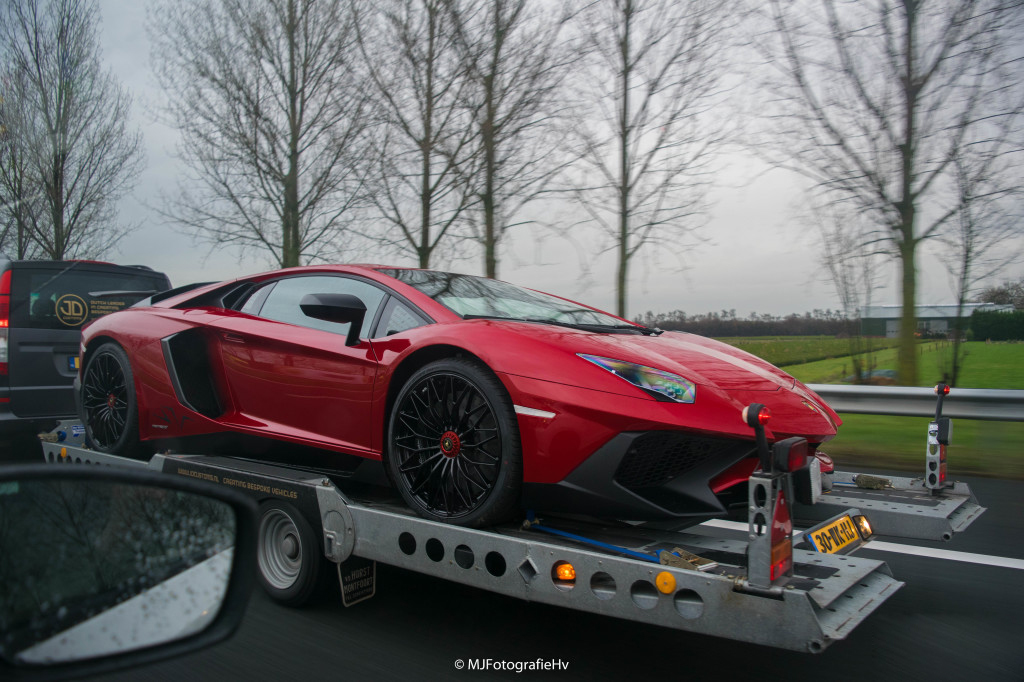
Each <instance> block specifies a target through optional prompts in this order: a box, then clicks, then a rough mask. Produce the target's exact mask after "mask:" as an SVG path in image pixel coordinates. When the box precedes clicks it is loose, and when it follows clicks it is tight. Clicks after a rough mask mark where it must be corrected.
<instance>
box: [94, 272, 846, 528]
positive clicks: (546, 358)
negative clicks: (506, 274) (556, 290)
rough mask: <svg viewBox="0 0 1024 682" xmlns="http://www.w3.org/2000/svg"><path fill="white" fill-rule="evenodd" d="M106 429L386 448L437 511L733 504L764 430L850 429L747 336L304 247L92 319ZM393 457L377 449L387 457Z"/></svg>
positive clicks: (238, 446) (325, 448)
mask: <svg viewBox="0 0 1024 682" xmlns="http://www.w3.org/2000/svg"><path fill="white" fill-rule="evenodd" d="M81 355H82V357H81V367H82V368H83V370H82V373H81V378H80V381H79V400H80V410H81V414H82V418H83V421H84V423H85V425H86V432H87V435H88V438H89V439H90V441H91V443H92V445H93V447H96V448H98V449H100V450H103V451H106V452H112V453H117V454H129V455H135V454H140V453H143V452H145V451H147V450H152V449H154V448H156V447H160V448H165V447H175V448H178V449H181V450H185V451H199V450H202V449H204V448H205V449H207V450H209V449H216V451H218V452H222V453H223V452H227V451H228V450H229V449H230V448H235V450H234V451H233V452H232V453H231V454H238V455H241V456H245V457H249V458H254V459H272V460H277V461H282V462H294V463H301V464H303V465H305V466H312V467H315V468H318V469H322V470H324V471H327V472H330V473H331V475H337V476H356V477H358V476H359V475H360V470H361V469H364V468H365V467H367V466H369V467H371V468H372V467H373V464H372V463H373V462H377V463H381V462H382V463H383V465H384V468H385V469H386V472H387V474H388V478H389V479H390V481H391V483H392V484H393V485H394V486H395V487H396V488H397V489H398V491H399V492H400V493H401V495H402V497H403V498H404V499H405V501H406V502H407V503H408V504H409V505H410V506H411V507H412V508H413V509H414V510H416V512H418V513H419V514H421V515H422V516H424V517H427V518H430V519H437V520H443V521H448V522H452V523H458V524H461V525H472V526H481V525H487V524H490V523H493V522H496V521H499V520H503V519H506V518H508V517H509V516H511V515H512V514H514V513H515V511H516V510H517V509H520V508H526V509H538V510H545V511H550V512H571V513H581V514H589V515H596V516H600V517H608V518H617V519H634V520H645V519H661V518H673V517H706V516H714V515H721V514H722V513H724V512H725V511H726V510H727V507H728V506H729V505H731V504H734V503H738V504H743V503H745V501H746V494H745V486H744V485H743V484H744V483H745V482H746V480H747V477H748V476H749V474H750V473H751V471H752V470H753V469H754V468H755V466H756V463H757V454H756V445H755V442H754V434H753V432H752V431H751V429H750V428H749V427H748V426H747V425H746V424H745V423H744V422H743V421H742V420H741V418H740V412H741V410H742V408H743V407H744V406H746V405H748V404H750V403H755V402H756V403H763V404H765V405H767V406H768V407H769V409H770V410H771V412H772V420H771V424H770V429H771V430H770V431H769V432H768V438H769V440H777V439H782V438H787V437H790V436H801V437H804V438H806V439H807V440H808V441H809V442H810V444H811V446H812V447H815V446H816V445H818V444H820V443H822V442H823V441H827V440H829V439H830V438H832V437H833V436H834V435H835V433H836V426H837V425H838V424H839V418H838V417H837V416H836V414H835V413H834V412H833V411H832V410H831V409H830V408H829V407H828V406H827V405H826V404H825V403H824V402H823V401H822V400H821V399H820V398H819V397H818V396H817V395H815V394H814V393H813V392H812V391H810V390H809V389H807V387H806V386H803V385H802V384H800V383H799V382H798V381H796V380H795V379H793V377H791V376H789V375H787V374H785V373H784V372H782V371H781V370H779V369H777V368H775V367H773V366H772V365H770V364H768V363H766V362H764V361H762V360H760V359H758V358H756V357H754V356H752V355H749V354H747V353H744V352H743V351H740V350H737V349H735V348H732V347H730V346H728V345H725V344H722V343H719V342H716V341H712V340H710V339H706V338H702V337H699V336H694V335H691V334H683V333H675V332H662V331H661V330H658V329H649V328H646V327H643V326H639V325H636V324H633V323H630V322H628V321H626V320H623V319H621V318H618V317H614V316H612V315H609V314H607V313H603V312H600V311H598V310H595V309H594V308H590V307H588V306H585V305H582V304H579V303H573V302H572V301H568V300H566V299H562V298H558V297H555V296H551V295H548V294H543V293H539V292H536V291H531V290H528V289H523V288H520V287H517V286H513V285H511V284H506V283H503V282H498V281H494V280H489V279H483V278H479V277H471V276H467V275H458V274H450V273H444V272H432V271H426V270H412V269H398V268H387V267H380V266H340V265H339V266H310V267H302V268H292V269H288V270H281V271H277V272H269V273H264V274H260V275H255V276H252V277H245V278H242V279H237V280H234V281H230V282H222V283H216V284H204V285H199V286H192V287H185V288H182V289H176V290H171V291H167V292H164V293H162V294H158V295H156V296H153V297H151V298H149V299H147V300H145V301H142V302H140V303H139V304H137V305H135V306H134V307H132V308H129V309H126V310H123V311H121V312H116V313H113V314H111V315H107V316H106V317H103V318H100V319H99V320H96V321H95V322H93V323H92V324H91V325H89V326H88V327H87V328H86V329H85V330H84V332H83V335H82V346H81ZM377 466H378V467H379V464H377Z"/></svg>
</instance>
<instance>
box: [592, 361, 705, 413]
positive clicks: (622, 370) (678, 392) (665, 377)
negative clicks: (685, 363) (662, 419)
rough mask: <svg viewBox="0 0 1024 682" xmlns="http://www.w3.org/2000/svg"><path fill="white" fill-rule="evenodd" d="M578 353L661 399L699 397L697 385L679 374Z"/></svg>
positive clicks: (674, 399)
mask: <svg viewBox="0 0 1024 682" xmlns="http://www.w3.org/2000/svg"><path fill="white" fill-rule="evenodd" d="M577 355H578V356H580V357H581V358H583V359H584V360H586V361H588V362H592V363H594V364H595V365H597V366H598V367H600V368H602V369H606V370H608V371H609V372H611V373H612V374H614V375H615V376H617V377H619V378H620V379H623V380H625V381H628V382H629V383H631V384H633V385H634V386H636V387H637V388H639V389H641V390H642V391H646V392H647V393H648V394H649V395H652V396H654V397H655V398H658V399H659V400H665V399H668V400H671V401H672V402H675V403H692V402H694V401H695V400H696V399H697V385H696V384H694V383H693V382H692V381H688V380H686V379H684V378H683V377H681V376H679V375H678V374H672V373H671V372H666V371H664V370H660V369H655V368H653V367H647V366H645V365H638V364H636V363H634V362H625V361H623V360H612V359H610V358H602V357H600V356H599V355H586V354H584V353H577Z"/></svg>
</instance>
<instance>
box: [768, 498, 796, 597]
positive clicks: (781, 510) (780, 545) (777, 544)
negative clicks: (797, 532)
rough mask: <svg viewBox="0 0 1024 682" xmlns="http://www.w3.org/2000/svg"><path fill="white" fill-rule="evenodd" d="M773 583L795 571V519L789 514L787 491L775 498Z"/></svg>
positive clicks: (771, 576)
mask: <svg viewBox="0 0 1024 682" xmlns="http://www.w3.org/2000/svg"><path fill="white" fill-rule="evenodd" d="M771 534H772V564H771V575H770V579H771V580H772V581H774V580H776V579H777V578H781V577H782V576H784V575H789V574H790V573H791V572H792V570H793V518H792V516H790V513H789V500H787V499H786V491H785V489H780V490H779V496H778V497H776V498H775V512H774V514H773V515H772V530H771Z"/></svg>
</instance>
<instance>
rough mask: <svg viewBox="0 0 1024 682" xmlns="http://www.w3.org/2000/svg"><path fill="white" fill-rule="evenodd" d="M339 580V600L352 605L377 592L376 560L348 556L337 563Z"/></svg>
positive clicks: (346, 604)
mask: <svg viewBox="0 0 1024 682" xmlns="http://www.w3.org/2000/svg"><path fill="white" fill-rule="evenodd" d="M338 579H339V580H340V581H341V601H342V603H344V604H345V606H352V605H353V604H358V603H359V602H361V601H365V600H367V599H369V598H370V597H372V596H373V595H374V594H376V592H377V586H376V583H377V562H376V561H371V560H370V559H363V558H362V557H356V556H354V557H349V558H348V559H346V560H345V561H343V562H342V563H340V564H338Z"/></svg>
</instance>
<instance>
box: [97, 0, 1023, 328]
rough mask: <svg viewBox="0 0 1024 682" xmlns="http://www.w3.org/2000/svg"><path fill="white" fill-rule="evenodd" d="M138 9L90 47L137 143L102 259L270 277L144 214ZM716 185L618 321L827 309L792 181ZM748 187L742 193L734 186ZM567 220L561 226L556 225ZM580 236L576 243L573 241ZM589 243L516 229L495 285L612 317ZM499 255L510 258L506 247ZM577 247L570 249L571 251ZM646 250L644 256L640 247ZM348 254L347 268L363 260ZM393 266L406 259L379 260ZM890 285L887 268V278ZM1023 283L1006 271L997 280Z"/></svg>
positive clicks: (148, 193) (607, 275)
mask: <svg viewBox="0 0 1024 682" xmlns="http://www.w3.org/2000/svg"><path fill="white" fill-rule="evenodd" d="M148 5H149V2H144V1H138V0H136V1H128V0H101V2H100V9H101V13H102V16H103V21H102V25H101V31H102V36H101V45H102V49H103V58H104V61H105V62H106V64H107V65H108V66H109V67H110V68H112V69H113V71H114V73H115V75H116V76H117V77H118V79H119V80H120V81H121V83H122V84H123V85H124V86H125V87H126V88H128V89H129V90H130V91H131V93H132V95H133V97H134V99H135V106H134V109H133V116H134V118H135V121H136V125H138V126H139V127H140V128H141V130H142V133H143V136H144V137H145V148H146V154H147V167H146V170H145V171H144V172H143V173H142V175H141V176H140V177H139V179H138V183H137V184H136V186H135V190H134V192H133V193H132V194H130V195H129V196H127V197H125V198H124V199H123V200H122V202H121V205H120V218H121V220H123V221H125V222H128V223H131V224H136V225H139V228H138V229H137V230H136V231H135V232H134V233H132V234H131V235H130V236H128V237H127V238H125V239H123V240H122V242H121V243H120V244H118V245H117V247H116V251H115V252H114V253H112V254H111V255H110V258H111V259H112V260H116V261H117V262H120V263H139V264H144V265H149V266H150V267H153V268H155V269H157V270H162V271H164V272H166V273H167V274H168V275H169V276H170V278H171V281H172V283H174V284H175V285H179V284H186V283H188V282H193V281H208V280H221V279H230V278H232V277H237V276H241V275H246V274H250V273H255V272H261V271H264V270H270V269H273V265H272V264H271V263H270V261H269V260H263V259H260V258H258V257H255V256H252V255H250V256H249V257H247V258H245V259H240V258H239V254H238V253H237V252H232V251H228V250H224V249H221V250H219V251H217V252H213V253H211V250H210V247H209V245H200V244H195V243H193V242H192V240H191V238H190V237H189V236H186V235H184V234H181V233H179V232H176V231H175V230H174V228H173V226H172V225H169V224H167V223H165V222H164V220H163V219H162V218H161V217H160V216H159V215H158V213H157V211H156V207H157V206H159V205H160V200H159V196H160V192H161V190H171V189H173V187H174V185H175V181H176V178H177V177H178V176H179V175H180V174H181V173H182V172H183V169H182V168H181V166H179V164H178V163H177V161H176V160H175V159H174V157H173V151H174V145H175V141H176V139H177V133H176V132H175V131H174V130H173V129H170V128H168V127H166V126H164V125H162V124H160V123H157V122H155V121H154V116H153V113H152V110H153V107H154V105H155V104H156V102H157V101H158V98H159V95H160V93H159V90H158V89H157V88H156V84H155V78H154V77H153V74H152V73H151V71H150V67H149V63H150V54H149V42H148V40H147V38H146V31H145V18H146V7H147V6H148ZM729 161H730V165H729V172H728V178H723V183H722V184H723V185H725V186H723V187H722V188H720V189H719V190H717V191H716V192H715V205H714V208H713V214H712V219H711V222H710V224H709V225H708V226H707V227H706V228H705V229H704V231H703V232H702V233H701V234H702V236H703V238H704V240H705V241H704V242H703V243H702V244H700V245H697V246H695V247H681V248H679V249H676V250H675V252H672V253H669V252H667V250H666V249H665V248H664V247H663V248H662V249H661V250H660V251H657V252H656V251H655V250H651V251H649V252H648V253H646V254H643V253H641V254H640V256H638V257H637V258H635V259H634V261H633V267H632V277H631V288H630V291H629V309H628V312H629V316H630V317H632V316H634V315H636V314H638V313H642V312H644V311H647V310H653V311H655V312H664V311H670V310H676V309H680V310H685V311H686V312H687V313H690V314H694V313H702V312H708V311H720V310H729V309H735V310H736V313H737V314H738V315H740V316H746V315H748V314H750V313H751V312H752V311H756V312H759V313H772V314H787V313H791V312H797V313H803V312H804V311H810V310H813V309H815V308H821V309H825V308H837V307H838V304H837V299H836V297H835V294H834V291H833V289H832V287H831V284H830V281H829V277H828V273H827V271H826V270H825V269H824V268H822V267H820V266H819V265H818V258H817V257H816V247H815V244H814V235H813V234H811V233H809V232H807V230H806V229H805V228H803V227H801V226H799V225H796V224H795V222H794V220H793V215H794V214H795V211H796V210H797V209H798V207H799V202H800V193H799V183H798V179H797V178H795V177H794V176H792V175H790V174H789V173H787V172H785V171H781V170H766V169H765V168H764V167H763V166H761V165H760V164H759V162H758V161H756V160H755V159H752V158H746V157H742V156H736V157H730V159H729ZM747 178H754V179H753V180H751V181H749V182H745V181H744V180H745V179H747ZM571 217H572V216H568V215H567V221H568V219H569V218H571ZM582 237H583V235H580V236H578V237H577V239H580V238H582ZM592 246H593V244H582V245H577V246H573V245H572V244H570V243H569V242H567V241H565V240H562V239H558V238H556V237H554V236H551V234H550V233H548V232H546V231H543V230H541V229H531V228H530V227H528V226H527V227H524V228H522V229H520V231H519V232H518V233H515V234H514V235H513V237H512V239H511V240H510V243H509V244H508V245H506V248H505V251H504V253H503V255H502V260H501V262H500V264H499V277H500V278H501V279H504V280H506V281H510V282H513V283H516V284H520V285H524V286H529V287H532V288H536V289H541V290H545V291H548V292H551V293H554V294H558V295H561V296H566V297H569V298H575V299H577V300H580V301H582V302H585V303H588V304H591V305H594V306H597V307H599V308H604V309H612V308H614V300H615V291H614V273H615V261H614V258H613V256H612V254H610V253H609V254H604V255H602V256H595V255H594V254H595V252H596V250H597V249H596V248H590V247H592ZM509 247H510V248H509ZM579 247H582V248H579ZM652 249H653V247H652ZM363 260H365V257H361V254H353V257H352V261H363ZM481 261H482V259H480V258H477V257H475V258H473V259H470V260H463V261H458V262H455V263H447V264H446V263H438V264H436V265H435V267H449V268H451V269H454V270H457V271H460V272H467V273H471V274H481V273H482V264H481ZM388 262H389V263H392V264H395V265H409V266H412V265H415V262H414V261H413V260H412V259H407V260H405V261H402V260H400V259H396V258H391V259H389V261H388ZM920 267H921V271H920V278H919V282H920V283H919V288H918V292H919V294H918V299H919V300H918V303H920V304H935V303H948V302H952V301H953V300H954V299H953V296H952V294H951V290H950V286H949V281H948V279H949V278H948V276H947V273H946V271H945V269H944V268H943V267H942V266H941V265H940V264H939V263H938V261H937V260H936V259H935V258H933V257H930V256H927V257H925V258H923V259H922V264H921V266H920ZM887 270H888V271H889V272H888V276H887V281H888V283H890V284H891V283H892V282H893V281H894V280H895V268H894V264H893V265H890V267H889V268H887ZM1022 274H1024V266H1021V265H1018V266H1017V267H1015V268H1013V269H1011V270H1010V271H1008V272H1007V275H1006V276H1007V277H1019V276H1021V275H1022ZM897 301H898V292H897V291H896V289H894V288H893V287H892V286H888V287H887V288H886V289H885V290H883V291H882V292H880V293H879V294H877V295H876V296H875V299H874V301H873V303H875V304H880V305H881V304H894V303H897Z"/></svg>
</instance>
